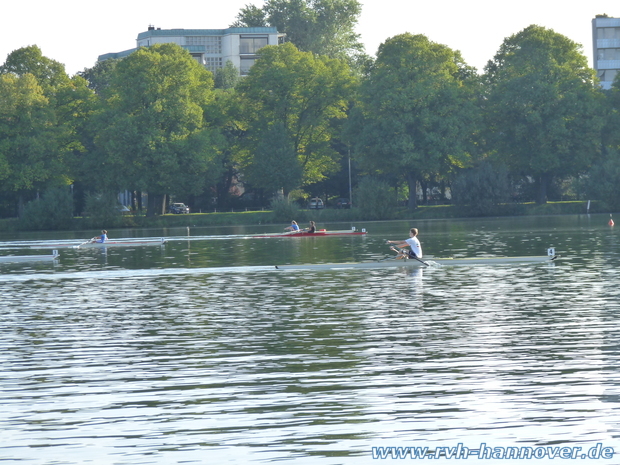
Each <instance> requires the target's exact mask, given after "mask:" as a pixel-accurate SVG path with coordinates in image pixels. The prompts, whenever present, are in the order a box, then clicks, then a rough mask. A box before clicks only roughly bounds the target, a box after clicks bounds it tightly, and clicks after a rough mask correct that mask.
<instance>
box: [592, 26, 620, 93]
mask: <svg viewBox="0 0 620 465" xmlns="http://www.w3.org/2000/svg"><path fill="white" fill-rule="evenodd" d="M592 45H593V49H594V50H593V54H592V56H593V57H594V69H595V70H596V73H597V75H598V78H599V79H600V81H601V85H602V87H603V89H609V88H611V85H612V84H613V82H614V79H615V78H616V75H617V74H618V72H620V18H610V17H608V16H607V15H597V16H596V18H594V19H593V20H592Z"/></svg>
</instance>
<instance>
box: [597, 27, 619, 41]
mask: <svg viewBox="0 0 620 465" xmlns="http://www.w3.org/2000/svg"><path fill="white" fill-rule="evenodd" d="M597 39H599V40H603V39H620V27H599V28H598V30H597Z"/></svg>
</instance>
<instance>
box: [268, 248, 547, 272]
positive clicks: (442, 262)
mask: <svg viewBox="0 0 620 465" xmlns="http://www.w3.org/2000/svg"><path fill="white" fill-rule="evenodd" d="M556 259H557V256H556V255H555V252H554V253H553V255H537V256H531V257H472V258H433V259H430V260H429V259H427V260H417V259H407V260H395V259H388V260H380V261H374V262H355V263H317V264H308V265H276V267H275V268H276V269H277V270H343V269H351V268H364V269H369V268H393V267H399V266H402V267H410V268H418V267H424V268H426V267H434V266H437V267H439V266H474V265H510V264H519V263H522V264H528V263H545V262H547V263H550V262H553V261H554V260H556Z"/></svg>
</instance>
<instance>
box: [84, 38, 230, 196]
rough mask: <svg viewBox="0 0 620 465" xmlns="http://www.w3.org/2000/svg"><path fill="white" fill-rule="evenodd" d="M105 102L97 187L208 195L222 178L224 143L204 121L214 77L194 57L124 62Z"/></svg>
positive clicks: (162, 48) (162, 53)
mask: <svg viewBox="0 0 620 465" xmlns="http://www.w3.org/2000/svg"><path fill="white" fill-rule="evenodd" d="M104 95H105V97H106V98H105V101H104V102H103V111H102V112H101V114H100V115H99V117H98V119H97V120H96V133H97V137H96V139H95V143H96V147H97V149H98V151H96V152H93V153H92V154H91V158H90V169H89V170H88V171H89V172H92V173H97V174H98V179H93V183H98V184H95V186H98V187H100V188H103V189H106V190H108V189H119V188H129V189H132V190H141V191H147V192H149V193H150V194H158V195H163V194H173V195H180V194H200V193H201V192H202V191H203V190H204V189H205V187H206V185H207V181H212V182H213V181H214V178H215V177H216V176H217V175H219V172H220V171H219V167H220V165H219V158H220V150H219V147H220V146H221V144H222V142H221V140H220V135H219V132H218V131H217V130H216V129H215V128H210V127H208V126H207V125H206V122H205V120H204V110H205V108H206V107H207V106H208V105H209V104H210V103H211V102H212V100H213V77H212V74H211V73H210V72H209V71H207V70H206V69H205V68H204V67H202V66H201V65H200V64H199V63H198V62H196V60H194V59H193V58H192V57H191V55H190V54H189V53H188V52H187V51H185V50H183V49H182V48H181V47H179V46H178V45H176V44H158V45H154V46H152V47H149V48H140V49H139V50H137V51H136V52H134V53H132V54H131V55H129V56H128V57H126V58H124V59H123V60H120V61H119V62H118V63H117V65H116V67H115V68H114V71H113V73H112V76H111V81H110V84H109V86H108V87H107V88H106V89H105V92H104ZM99 173H105V177H102V176H100V175H99Z"/></svg>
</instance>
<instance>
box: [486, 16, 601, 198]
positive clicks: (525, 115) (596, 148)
mask: <svg viewBox="0 0 620 465" xmlns="http://www.w3.org/2000/svg"><path fill="white" fill-rule="evenodd" d="M580 48H581V47H580V46H579V45H578V44H576V43H575V42H573V41H571V40H570V39H568V38H567V37H565V36H563V35H561V34H558V33H556V32H554V31H552V30H550V29H545V28H543V27H540V26H529V27H527V28H526V29H524V30H523V31H521V32H519V33H518V34H515V35H513V36H511V37H509V38H507V39H506V40H505V41H504V43H503V44H502V46H501V47H500V49H499V51H498V53H497V54H496V55H495V57H494V58H493V60H492V61H489V63H488V64H487V66H486V68H485V72H486V74H485V78H486V106H485V115H486V117H487V124H486V127H487V129H488V133H487V138H488V140H489V143H490V145H491V146H492V147H493V149H494V150H496V151H497V152H498V156H499V158H500V159H501V160H503V161H504V163H506V164H507V165H508V166H509V167H510V168H511V169H512V170H513V171H514V172H516V173H518V174H522V175H529V176H532V177H534V178H535V179H536V180H537V182H538V183H539V193H538V198H537V202H538V203H545V202H546V201H547V188H548V186H550V183H551V181H552V179H553V178H554V177H566V176H577V175H579V174H580V173H583V172H584V171H585V170H587V169H588V167H589V166H590V165H591V163H592V162H593V160H594V159H595V157H596V156H597V155H598V154H599V153H600V147H601V128H602V124H603V117H602V111H601V105H600V101H601V98H602V93H601V92H600V90H599V89H598V88H597V85H596V81H595V76H594V71H593V70H591V69H590V68H588V66H587V60H586V58H585V56H584V55H583V54H582V53H581V52H580Z"/></svg>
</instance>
